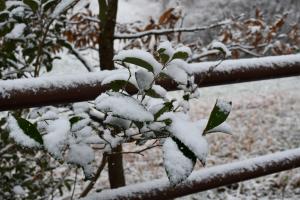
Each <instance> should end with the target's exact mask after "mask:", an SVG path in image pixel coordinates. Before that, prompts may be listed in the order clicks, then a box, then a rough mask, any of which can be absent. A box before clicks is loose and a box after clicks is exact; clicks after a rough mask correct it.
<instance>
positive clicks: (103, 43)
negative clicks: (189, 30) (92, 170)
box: [98, 0, 125, 188]
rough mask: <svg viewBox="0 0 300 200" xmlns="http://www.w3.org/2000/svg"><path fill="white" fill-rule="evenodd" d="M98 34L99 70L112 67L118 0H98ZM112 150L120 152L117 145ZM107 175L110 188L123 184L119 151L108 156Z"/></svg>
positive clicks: (119, 147) (121, 157)
mask: <svg viewBox="0 0 300 200" xmlns="http://www.w3.org/2000/svg"><path fill="white" fill-rule="evenodd" d="M98 3H99V10H100V11H99V19H100V36H99V59H100V68H101V70H112V69H114V62H113V56H114V32H115V25H116V18H117V10H118V0H98ZM112 152H122V146H121V145H119V146H117V147H116V148H114V149H113V150H112ZM107 161H108V177H109V182H110V187H111V188H117V187H121V186H125V176H124V170H123V156H122V154H121V153H116V154H111V155H109V156H108V160H107Z"/></svg>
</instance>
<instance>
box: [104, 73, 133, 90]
mask: <svg viewBox="0 0 300 200" xmlns="http://www.w3.org/2000/svg"><path fill="white" fill-rule="evenodd" d="M101 83H102V84H103V85H105V84H110V87H111V88H112V89H113V91H119V90H120V89H122V88H124V87H126V86H129V85H131V87H133V88H138V85H137V83H136V80H135V79H134V78H132V77H130V76H129V73H127V72H126V73H124V72H123V71H121V72H118V73H115V74H112V75H110V76H108V77H106V78H104V79H103V81H102V82H101Z"/></svg>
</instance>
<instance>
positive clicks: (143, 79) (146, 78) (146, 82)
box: [135, 69, 154, 91]
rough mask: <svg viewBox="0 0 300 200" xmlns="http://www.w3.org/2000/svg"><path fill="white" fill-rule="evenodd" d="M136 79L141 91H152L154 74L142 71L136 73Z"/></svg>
mask: <svg viewBox="0 0 300 200" xmlns="http://www.w3.org/2000/svg"><path fill="white" fill-rule="evenodd" d="M135 78H136V82H137V85H138V86H139V89H140V90H141V91H144V90H148V89H150V87H151V84H152V82H153V80H154V76H153V74H152V73H150V72H147V71H146V70H142V69H140V70H138V71H136V72H135Z"/></svg>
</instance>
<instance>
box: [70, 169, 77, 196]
mask: <svg viewBox="0 0 300 200" xmlns="http://www.w3.org/2000/svg"><path fill="white" fill-rule="evenodd" d="M77 169H78V168H76V171H75V180H74V187H73V191H72V195H71V200H73V197H74V193H75V187H76V182H77V174H78V173H77Z"/></svg>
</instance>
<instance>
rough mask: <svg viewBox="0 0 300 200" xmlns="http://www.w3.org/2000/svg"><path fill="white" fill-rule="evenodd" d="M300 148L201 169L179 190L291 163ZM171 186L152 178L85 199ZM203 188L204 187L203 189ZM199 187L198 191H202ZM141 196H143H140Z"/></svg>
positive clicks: (132, 194) (114, 197)
mask: <svg viewBox="0 0 300 200" xmlns="http://www.w3.org/2000/svg"><path fill="white" fill-rule="evenodd" d="M299 154H300V148H297V149H292V150H286V151H283V152H277V153H274V154H270V155H265V156H260V157H256V158H251V159H247V160H241V161H237V162H233V163H229V164H224V165H219V166H215V167H210V168H204V169H202V170H199V171H195V172H193V173H192V174H191V175H190V176H189V178H188V179H187V180H186V181H185V182H184V183H183V184H182V185H179V186H178V188H176V189H177V190H182V189H183V188H185V189H188V188H190V187H191V185H194V184H196V183H203V184H204V183H208V182H212V180H214V181H216V180H217V179H218V180H219V181H220V177H221V178H222V177H225V176H236V175H238V174H239V173H243V172H254V171H255V170H258V169H259V170H261V169H265V168H267V167H268V166H269V165H270V163H278V164H280V163H284V164H287V163H290V162H291V160H292V159H294V158H299ZM168 188H170V185H169V181H168V179H166V178H162V179H157V180H152V181H148V182H144V183H138V184H132V185H129V186H126V187H121V188H117V189H112V190H104V191H102V192H100V193H92V194H90V195H88V196H87V197H86V198H82V199H83V200H94V199H106V200H109V199H118V198H120V197H122V196H125V197H126V198H130V197H131V198H132V197H136V196H139V195H140V194H142V193H144V194H145V193H146V194H147V195H149V196H150V195H151V194H155V193H157V192H162V191H164V190H166V189H168ZM202 190H203V189H202ZM202 190H201V188H199V190H198V191H202ZM140 197H141V196H140Z"/></svg>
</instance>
